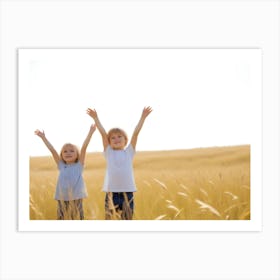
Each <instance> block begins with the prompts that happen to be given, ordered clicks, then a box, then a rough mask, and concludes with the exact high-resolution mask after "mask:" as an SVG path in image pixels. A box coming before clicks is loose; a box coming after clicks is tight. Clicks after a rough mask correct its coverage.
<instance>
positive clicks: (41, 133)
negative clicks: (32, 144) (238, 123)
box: [34, 129, 45, 138]
mask: <svg viewBox="0 0 280 280" xmlns="http://www.w3.org/2000/svg"><path fill="white" fill-rule="evenodd" d="M34 133H35V134H36V135H37V136H39V137H40V138H44V137H45V132H44V130H43V131H40V130H39V129H36V130H35V132H34Z"/></svg>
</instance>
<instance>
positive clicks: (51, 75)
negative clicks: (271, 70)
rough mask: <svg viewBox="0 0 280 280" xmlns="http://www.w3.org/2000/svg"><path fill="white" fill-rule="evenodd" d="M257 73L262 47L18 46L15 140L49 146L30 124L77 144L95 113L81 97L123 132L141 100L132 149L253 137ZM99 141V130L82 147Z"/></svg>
mask: <svg viewBox="0 0 280 280" xmlns="http://www.w3.org/2000/svg"><path fill="white" fill-rule="evenodd" d="M261 75H262V51H261V49H248V48H246V49H178V48H177V49H176V48H173V49H172V48H169V49H163V48H161V49H155V48H152V49H149V48H145V49H144V48H142V49H135V48H133V49H120V48H119V49H19V50H18V81H19V82H18V106H19V127H20V135H19V139H20V147H22V148H23V149H24V150H25V151H26V150H27V151H28V153H29V155H31V156H34V155H39V156H42V155H50V152H49V150H48V149H47V148H46V147H45V145H44V144H43V143H42V141H41V140H39V138H38V137H35V136H34V130H35V129H36V128H39V129H40V130H42V129H43V130H44V131H45V133H46V136H47V138H48V139H49V140H50V141H51V143H52V144H53V145H54V147H55V148H56V149H57V150H58V153H59V151H60V148H61V147H62V146H63V145H64V143H66V142H71V143H74V144H76V145H78V146H80V145H81V143H82V142H83V140H84V138H85V135H86V134H87V131H88V129H89V126H90V124H91V123H92V122H93V120H92V118H90V117H89V116H88V115H87V114H86V113H85V111H86V108H88V107H91V108H96V110H97V112H98V114H99V117H100V120H101V122H102V124H103V126H104V127H105V129H107V130H109V129H110V128H112V127H121V128H123V129H124V130H125V131H127V133H128V135H129V138H130V137H131V135H132V132H133V129H134V128H135V126H136V124H137V122H138V120H139V118H140V115H141V112H142V109H143V107H144V106H147V105H150V106H152V108H153V113H152V114H151V115H150V116H149V118H148V119H147V121H146V122H145V125H144V127H143V129H142V131H141V134H140V135H141V136H140V137H139V141H138V143H137V150H138V151H139V150H170V149H191V148H200V147H213V146H234V145H244V144H246V145H252V144H253V143H254V142H256V140H257V139H258V138H260V133H261V119H260V118H261V90H262V83H261V82H262V79H261ZM248 111H249V113H248ZM248 128H250V129H248ZM22 142H24V143H25V145H24V147H23V145H21V143H22ZM102 150H103V146H102V140H101V137H100V135H99V133H96V134H95V135H94V136H93V137H92V140H91V142H90V145H89V147H88V151H99V152H101V151H102Z"/></svg>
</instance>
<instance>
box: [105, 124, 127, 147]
mask: <svg viewBox="0 0 280 280" xmlns="http://www.w3.org/2000/svg"><path fill="white" fill-rule="evenodd" d="M114 133H120V134H121V135H123V137H124V139H125V145H126V144H127V142H128V137H127V134H126V132H125V131H124V130H123V129H121V128H118V127H114V128H112V129H110V130H109V132H108V134H107V135H108V141H109V143H110V137H111V136H112V134H114Z"/></svg>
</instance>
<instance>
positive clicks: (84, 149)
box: [80, 124, 96, 165]
mask: <svg viewBox="0 0 280 280" xmlns="http://www.w3.org/2000/svg"><path fill="white" fill-rule="evenodd" d="M95 129H96V125H93V124H92V125H91V126H90V129H89V132H88V135H87V137H86V139H85V141H84V143H83V145H82V148H81V154H80V163H81V164H82V165H84V163H85V157H86V151H87V147H88V144H89V141H90V139H91V136H92V134H93V132H94V131H95Z"/></svg>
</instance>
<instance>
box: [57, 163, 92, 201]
mask: <svg viewBox="0 0 280 280" xmlns="http://www.w3.org/2000/svg"><path fill="white" fill-rule="evenodd" d="M58 169H59V171H60V172H59V176H58V181H57V185H56V192H55V199H56V200H65V201H69V200H75V199H81V198H85V197H87V190H86V186H85V183H84V180H83V177H82V172H83V169H84V167H83V165H81V163H80V162H77V163H73V164H66V163H64V162H63V161H59V163H58Z"/></svg>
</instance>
